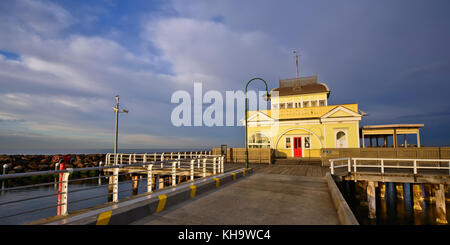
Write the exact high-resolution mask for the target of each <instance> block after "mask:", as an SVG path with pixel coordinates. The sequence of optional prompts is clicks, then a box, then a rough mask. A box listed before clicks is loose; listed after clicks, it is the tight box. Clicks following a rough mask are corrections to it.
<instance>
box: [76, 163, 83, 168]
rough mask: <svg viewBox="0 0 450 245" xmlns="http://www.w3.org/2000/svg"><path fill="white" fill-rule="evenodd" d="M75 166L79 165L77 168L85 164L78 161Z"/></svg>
mask: <svg viewBox="0 0 450 245" xmlns="http://www.w3.org/2000/svg"><path fill="white" fill-rule="evenodd" d="M75 166H77V168H83V167H84V164H83V163H82V162H78V163H76V164H75Z"/></svg>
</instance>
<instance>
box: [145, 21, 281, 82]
mask: <svg viewBox="0 0 450 245" xmlns="http://www.w3.org/2000/svg"><path fill="white" fill-rule="evenodd" d="M143 36H144V37H145V38H146V39H147V40H148V41H149V42H151V43H152V44H153V45H154V46H155V47H156V48H158V49H159V50H160V51H161V56H162V58H164V59H165V60H167V61H169V62H170V63H171V64H172V69H173V72H174V74H175V76H176V80H178V81H179V82H182V83H188V84H192V83H193V82H194V81H198V82H204V83H207V84H209V85H210V86H211V87H214V88H216V89H218V88H219V89H225V88H232V87H237V86H239V87H243V86H245V80H249V79H250V78H252V77H251V76H255V75H264V74H265V75H268V74H269V73H268V72H267V71H269V70H281V71H283V70H286V68H285V66H284V63H280V62H279V60H280V59H282V58H281V57H283V56H285V55H286V52H285V51H284V50H283V49H282V48H281V47H279V46H277V45H276V44H275V43H274V42H273V40H272V39H271V38H270V37H269V36H268V35H266V34H265V33H264V32H261V31H249V32H239V31H235V30H232V29H230V28H229V27H228V26H226V25H225V24H223V23H220V22H216V21H212V20H196V19H189V18H162V19H158V20H156V21H155V20H152V21H149V22H148V23H147V24H146V25H145V32H144V34H143ZM272 77H273V75H272Z"/></svg>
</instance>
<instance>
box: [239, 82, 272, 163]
mask: <svg viewBox="0 0 450 245" xmlns="http://www.w3.org/2000/svg"><path fill="white" fill-rule="evenodd" d="M253 80H261V81H263V82H264V84H265V85H266V93H267V99H269V98H270V95H269V90H268V88H267V83H266V81H264V79H262V78H259V77H255V78H253V79H251V80H250V81H248V82H247V85H246V86H245V168H248V129H247V117H248V116H247V111H248V108H247V104H248V102H247V101H248V99H247V88H248V85H249V84H250V82H252V81H253Z"/></svg>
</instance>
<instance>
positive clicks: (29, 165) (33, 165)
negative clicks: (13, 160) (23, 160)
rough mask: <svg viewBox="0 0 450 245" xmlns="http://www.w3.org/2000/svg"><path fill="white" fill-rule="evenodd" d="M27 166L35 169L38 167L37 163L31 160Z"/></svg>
mask: <svg viewBox="0 0 450 245" xmlns="http://www.w3.org/2000/svg"><path fill="white" fill-rule="evenodd" d="M28 168H30V169H33V170H37V169H39V165H38V164H37V163H35V162H32V163H30V164H28Z"/></svg>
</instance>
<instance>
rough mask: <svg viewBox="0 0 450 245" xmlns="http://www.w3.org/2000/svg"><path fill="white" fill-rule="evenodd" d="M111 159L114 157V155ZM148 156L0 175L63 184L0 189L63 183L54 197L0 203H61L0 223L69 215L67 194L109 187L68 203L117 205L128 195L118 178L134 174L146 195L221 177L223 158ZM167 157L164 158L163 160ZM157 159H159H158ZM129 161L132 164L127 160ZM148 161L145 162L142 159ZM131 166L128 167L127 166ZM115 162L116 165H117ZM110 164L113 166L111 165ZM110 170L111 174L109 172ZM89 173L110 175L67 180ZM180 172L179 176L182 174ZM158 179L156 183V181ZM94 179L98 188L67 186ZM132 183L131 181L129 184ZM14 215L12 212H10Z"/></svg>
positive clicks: (5, 191) (20, 213)
mask: <svg viewBox="0 0 450 245" xmlns="http://www.w3.org/2000/svg"><path fill="white" fill-rule="evenodd" d="M113 155H114V154H113ZM148 155H150V154H147V155H146V154H116V156H114V158H116V160H117V159H118V158H120V157H121V158H122V161H123V160H124V159H126V160H127V162H126V164H114V162H109V163H110V165H109V166H108V165H105V166H99V167H90V168H68V169H65V170H56V171H39V172H28V173H16V174H4V175H0V181H3V180H8V179H15V178H24V177H32V176H39V175H51V174H60V175H62V181H61V182H59V181H56V179H55V182H51V183H41V184H32V185H26V186H19V187H11V188H2V193H3V192H4V194H7V193H8V191H11V190H19V189H26V188H35V187H37V186H46V185H55V188H56V185H57V184H59V183H62V187H63V188H60V189H58V190H57V191H56V192H55V193H53V194H50V195H49V194H47V195H40V196H34V197H26V198H22V199H17V200H10V201H7V202H1V203H0V208H2V206H4V205H9V204H13V203H20V202H24V201H28V200H36V199H39V198H46V197H49V196H58V197H61V199H60V201H58V202H57V203H56V204H54V205H49V206H41V207H37V208H34V209H32V210H21V211H20V212H16V213H14V212H11V213H9V214H8V215H6V216H2V217H0V220H1V219H4V218H8V217H13V216H17V215H22V214H26V213H32V212H37V211H40V210H43V209H48V208H55V207H56V208H58V207H60V208H61V215H67V214H68V205H69V201H68V198H67V197H68V194H69V193H70V192H78V191H85V190H91V189H94V188H99V187H101V186H109V189H112V193H111V192H110V191H108V193H101V194H100V195H97V196H93V197H90V198H84V199H81V200H71V201H70V202H71V203H76V202H81V201H86V200H90V199H94V198H99V197H105V195H110V196H111V195H112V202H115V203H117V202H118V201H119V193H120V192H123V191H129V189H126V190H119V176H121V175H129V174H131V173H133V174H141V175H144V176H146V178H141V180H145V179H147V185H146V186H147V189H146V192H147V193H151V192H153V186H155V189H156V188H157V187H158V189H161V188H164V187H165V186H168V185H169V182H171V186H175V185H177V184H178V183H181V182H178V181H177V176H187V177H188V180H187V181H194V179H195V177H200V178H203V177H207V176H208V175H216V174H222V173H224V156H213V155H204V154H202V155H200V153H197V154H194V153H192V156H193V157H196V158H181V155H183V156H184V155H186V157H188V156H191V154H190V153H189V154H187V153H186V154H184V153H183V154H181V153H180V154H178V153H177V154H176V155H175V154H172V156H170V154H169V156H167V153H160V154H159V157H161V158H162V159H166V158H167V157H169V158H172V160H171V159H168V160H167V159H166V160H162V161H143V160H144V159H145V158H147V157H148ZM164 155H166V156H164ZM174 156H176V157H177V158H174ZM161 158H160V159H161ZM107 159H111V158H107ZM129 159H131V160H129ZM145 160H147V159H145ZM130 161H131V162H132V163H131V164H130V163H129V162H130ZM137 161H142V162H137ZM116 162H117V161H116ZM111 163H112V164H111ZM126 168H128V170H129V169H133V171H132V172H128V171H124V172H123V173H121V171H120V170H121V169H126ZM111 169H112V171H111ZM92 170H98V171H103V172H105V170H106V172H111V173H110V174H109V175H107V174H106V173H105V174H104V175H103V176H100V175H99V176H98V177H88V178H81V179H72V180H69V175H71V174H72V173H74V172H82V171H92ZM181 172H182V173H181ZM161 175H163V176H170V177H171V178H172V180H171V181H170V180H169V178H167V181H166V180H164V179H162V181H161V179H160V178H159V176H161ZM157 177H158V180H159V181H157ZM93 178H98V180H99V184H98V186H94V187H89V188H81V189H80V188H78V189H76V190H72V191H69V190H70V188H69V187H70V185H69V183H71V182H75V181H76V182H79V181H82V180H88V179H93ZM101 178H108V179H109V183H106V184H101ZM153 178H154V179H155V181H154V182H155V183H153ZM128 181H130V180H127V181H122V182H121V183H123V182H128ZM131 181H134V180H131ZM12 211H13V210H12Z"/></svg>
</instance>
